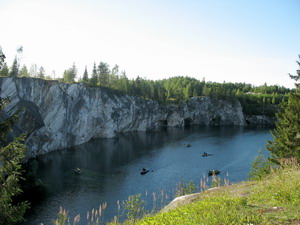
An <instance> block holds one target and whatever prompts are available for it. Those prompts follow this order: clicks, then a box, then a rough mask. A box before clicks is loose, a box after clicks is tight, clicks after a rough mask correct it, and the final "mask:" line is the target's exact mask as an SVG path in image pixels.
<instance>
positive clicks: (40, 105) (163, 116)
mask: <svg viewBox="0 0 300 225" xmlns="http://www.w3.org/2000/svg"><path fill="white" fill-rule="evenodd" d="M7 96H9V97H10V99H11V102H10V103H9V105H8V106H7V108H6V109H5V112H6V114H7V115H12V114H13V113H15V112H16V111H17V110H19V109H22V113H21V115H20V120H19V122H18V124H16V127H15V128H14V130H15V133H24V132H26V133H27V135H28V138H27V140H26V144H27V146H28V152H27V156H28V157H34V156H35V155H39V154H44V153H47V152H50V151H53V150H56V149H61V148H66V147H71V146H74V145H79V144H82V143H85V142H88V141H89V140H90V139H91V138H112V137H115V136H116V135H117V134H118V133H119V132H129V131H150V130H153V129H157V128H159V127H161V126H178V127H182V126H186V125H206V126H217V125H237V126H243V125H245V124H246V122H245V121H246V120H245V117H244V115H243V112H242V107H241V104H240V103H239V102H238V101H224V100H211V99H209V98H206V97H193V98H191V99H190V100H189V101H188V102H186V103H184V104H181V105H180V106H175V105H170V106H166V105H160V104H159V103H157V102H156V101H152V100H144V99H141V98H137V97H132V96H128V95H121V94H116V93H114V92H113V91H110V90H107V89H104V88H99V87H90V86H88V85H86V84H83V83H80V84H65V83H59V82H57V81H46V80H41V79H34V78H0V97H2V98H3V97H7Z"/></svg>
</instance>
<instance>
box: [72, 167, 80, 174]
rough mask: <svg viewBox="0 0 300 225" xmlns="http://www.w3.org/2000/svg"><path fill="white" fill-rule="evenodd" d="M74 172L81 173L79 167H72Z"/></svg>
mask: <svg viewBox="0 0 300 225" xmlns="http://www.w3.org/2000/svg"><path fill="white" fill-rule="evenodd" d="M73 171H74V173H76V174H78V175H80V174H81V173H82V171H81V169H80V168H78V167H76V168H75V169H73Z"/></svg>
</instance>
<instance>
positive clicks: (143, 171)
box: [140, 168, 149, 175]
mask: <svg viewBox="0 0 300 225" xmlns="http://www.w3.org/2000/svg"><path fill="white" fill-rule="evenodd" d="M148 172H149V169H147V168H143V169H141V171H140V173H141V175H145V174H146V173H148Z"/></svg>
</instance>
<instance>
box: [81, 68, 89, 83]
mask: <svg viewBox="0 0 300 225" xmlns="http://www.w3.org/2000/svg"><path fill="white" fill-rule="evenodd" d="M82 80H83V81H84V82H86V83H87V82H88V81H89V75H88V72H87V68H86V66H85V70H84V73H83V77H82Z"/></svg>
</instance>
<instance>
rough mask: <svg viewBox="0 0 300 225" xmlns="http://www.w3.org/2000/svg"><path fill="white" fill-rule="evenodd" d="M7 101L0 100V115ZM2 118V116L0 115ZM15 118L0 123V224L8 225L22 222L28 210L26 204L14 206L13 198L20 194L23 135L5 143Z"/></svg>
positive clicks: (23, 151) (23, 149)
mask: <svg viewBox="0 0 300 225" xmlns="http://www.w3.org/2000/svg"><path fill="white" fill-rule="evenodd" d="M7 103H8V99H7V98H6V99H2V98H0V113H1V114H2V110H3V109H4V107H5V105H6V104H7ZM1 116H3V115H1ZM16 118H17V116H12V117H9V118H7V119H6V120H4V121H3V122H2V123H0V165H1V166H0V196H1V198H0V224H1V225H2V224H3V225H4V224H5V225H9V224H16V223H18V222H22V221H23V220H24V219H23V215H24V213H25V211H26V209H27V208H28V206H29V205H28V203H27V202H22V203H18V204H16V203H15V202H14V201H13V198H14V197H15V196H16V195H18V194H20V193H21V192H22V190H21V189H20V185H19V181H20V180H21V179H22V177H21V164H20V162H21V159H22V158H23V157H24V155H25V145H24V144H23V142H24V139H25V135H21V136H20V137H18V138H16V139H15V140H14V141H12V142H10V143H7V142H6V141H7V135H8V133H9V132H10V128H11V126H12V125H13V124H14V121H15V120H16Z"/></svg>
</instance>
